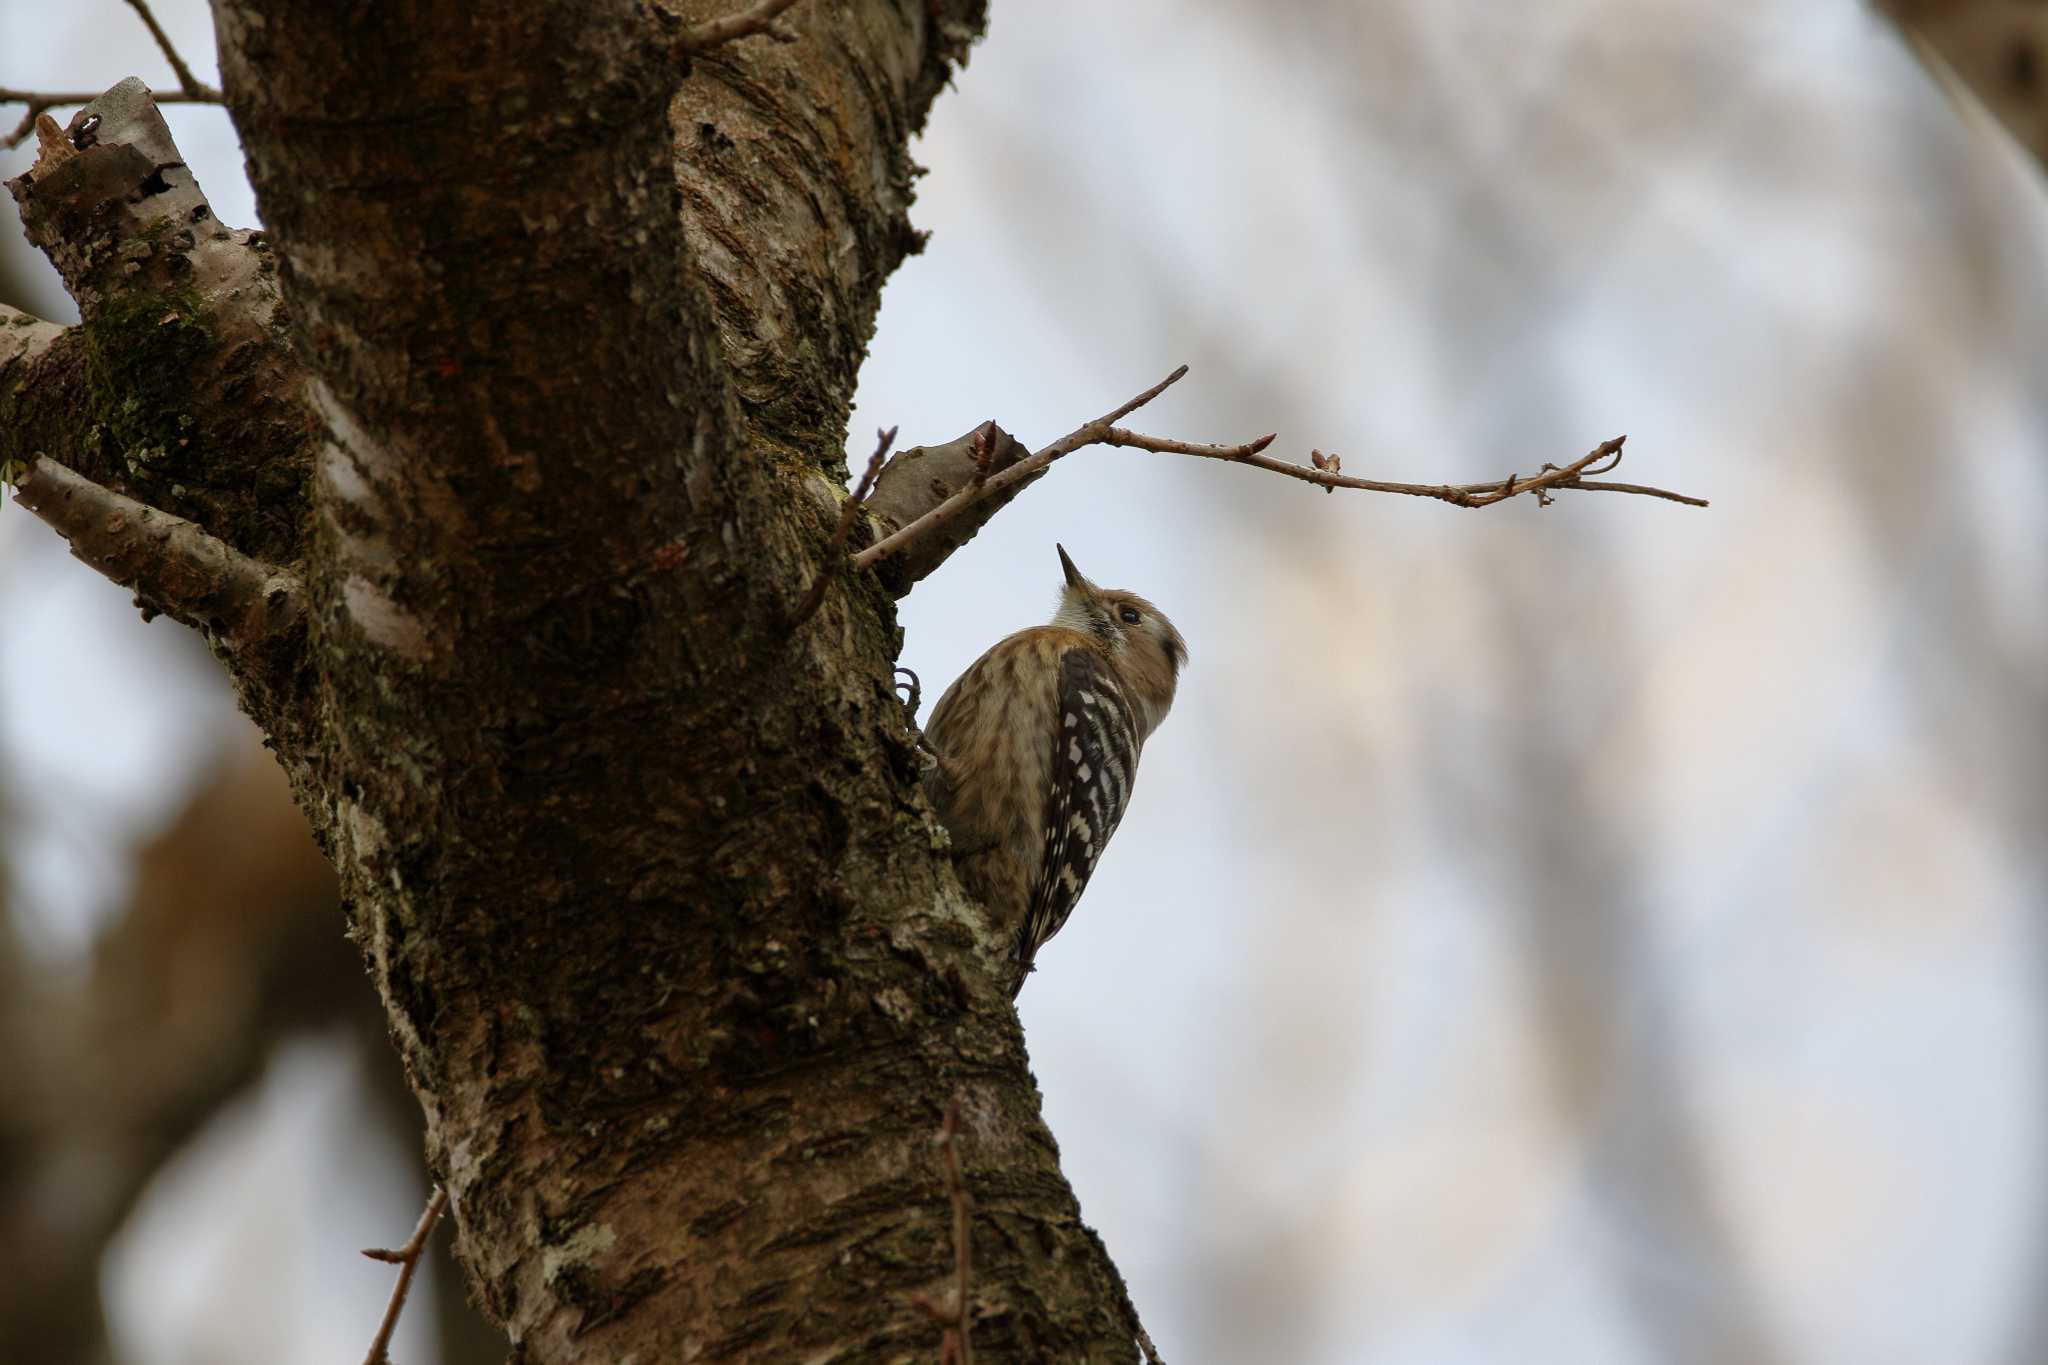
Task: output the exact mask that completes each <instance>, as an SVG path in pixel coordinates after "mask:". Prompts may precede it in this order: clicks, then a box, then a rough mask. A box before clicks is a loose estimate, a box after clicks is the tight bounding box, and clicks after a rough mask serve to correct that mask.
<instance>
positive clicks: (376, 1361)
mask: <svg viewBox="0 0 2048 1365" xmlns="http://www.w3.org/2000/svg"><path fill="white" fill-rule="evenodd" d="M447 1207H448V1191H446V1190H444V1189H442V1188H441V1187H440V1186H439V1185H436V1186H434V1194H433V1197H432V1198H430V1199H428V1200H427V1208H426V1212H424V1213H422V1214H421V1215H420V1221H419V1226H417V1227H415V1228H414V1229H413V1230H412V1236H411V1237H408V1238H407V1239H406V1242H405V1245H404V1246H402V1247H399V1248H398V1249H396V1250H395V1251H383V1250H379V1249H377V1248H375V1247H370V1248H366V1249H365V1250H364V1251H363V1255H365V1256H367V1257H369V1258H370V1259H371V1260H373V1261H384V1262H386V1263H388V1264H391V1265H395V1266H397V1267H398V1283H397V1284H396V1285H394V1286H392V1289H391V1302H390V1303H387V1304H385V1305H384V1320H383V1321H382V1322H380V1323H378V1324H377V1336H376V1339H375V1340H373V1341H372V1342H371V1343H370V1354H368V1355H367V1356H364V1357H363V1365H390V1361H391V1356H390V1354H389V1351H390V1348H391V1334H392V1333H393V1332H394V1331H396V1330H397V1329H398V1315H399V1314H400V1313H403V1312H404V1311H405V1296H406V1295H407V1294H408V1293H410V1292H411V1291H412V1277H413V1275H414V1274H415V1273H416V1272H417V1271H418V1270H419V1268H420V1255H421V1254H422V1253H423V1252H425V1251H426V1249H427V1239H428V1238H429V1237H431V1236H433V1235H434V1224H436V1223H438V1222H440V1221H441V1214H442V1212H443V1211H444V1210H446V1209H447Z"/></svg>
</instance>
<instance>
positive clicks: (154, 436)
mask: <svg viewBox="0 0 2048 1365" xmlns="http://www.w3.org/2000/svg"><path fill="white" fill-rule="evenodd" d="M84 334H85V363H86V371H85V373H86V401H87V403H88V404H89V415H90V417H91V418H92V421H93V423H94V425H95V427H96V428H97V431H96V432H95V434H96V435H100V436H102V437H103V438H104V439H105V440H108V441H111V442H113V444H114V446H115V447H116V448H117V449H118V450H119V451H120V453H121V458H122V460H123V462H124V463H126V464H127V465H128V467H129V469H130V471H131V472H133V473H137V474H142V473H146V472H158V469H157V467H159V466H163V465H167V464H170V463H172V462H173V461H175V460H176V458H177V456H178V454H179V452H181V451H182V450H183V449H184V446H185V443H186V441H187V440H188V439H189V435H190V432H191V429H192V418H191V416H190V414H189V413H188V412H187V410H186V394H187V392H188V386H189V385H190V383H191V376H192V371H193V368H194V365H195V364H196V362H197V361H198V360H199V359H200V357H202V356H203V355H205V354H206V352H207V351H208V350H210V349H211V348H212V346H213V327H212V325H211V324H210V322H209V321H208V319H207V316H206V310H205V308H204V307H203V306H202V305H201V303H200V301H199V295H198V294H196V293H194V292H193V291H192V290H190V289H170V290H165V291H163V292H161V293H136V294H129V295H122V296H117V297H115V298H112V299H109V300H107V301H106V302H105V303H103V304H101V305H100V307H99V308H97V309H95V310H94V312H93V316H92V317H91V319H90V320H88V321H87V322H86V324H85V328H84Z"/></svg>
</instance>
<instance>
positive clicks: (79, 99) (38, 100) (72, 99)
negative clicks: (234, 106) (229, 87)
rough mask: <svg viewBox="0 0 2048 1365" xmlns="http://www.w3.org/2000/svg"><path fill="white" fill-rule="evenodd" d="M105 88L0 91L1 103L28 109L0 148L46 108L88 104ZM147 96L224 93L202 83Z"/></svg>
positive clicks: (17, 140) (211, 97) (206, 100)
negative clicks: (190, 88) (189, 89)
mask: <svg viewBox="0 0 2048 1365" xmlns="http://www.w3.org/2000/svg"><path fill="white" fill-rule="evenodd" d="M106 93H107V92H106V91H104V90H95V91H92V92H91V93H89V94H88V93H86V92H84V91H71V90H63V91H57V90H0V104H26V105H27V106H28V112H27V113H25V114H23V115H22V116H21V122H20V123H17V124H15V125H14V131H13V132H11V133H9V134H8V135H7V136H6V137H5V138H0V147H19V146H20V145H21V144H22V143H24V142H26V141H27V140H28V135H29V134H30V133H33V132H34V131H35V130H36V119H37V118H38V117H39V116H40V115H42V113H43V112H44V111H45V110H49V109H59V108H64V107H66V106H69V105H73V104H91V103H92V102H93V101H94V100H96V99H98V98H99V97H100V96H101V95H104V94H106ZM150 98H151V99H153V100H155V101H156V102H157V103H158V104H219V103H221V101H222V98H223V96H222V95H221V93H220V91H218V90H215V89H213V88H211V87H210V86H202V87H201V88H200V92H199V93H198V94H196V95H194V94H188V93H185V92H183V91H177V90H166V91H164V92H163V93H162V94H157V93H155V92H151V95H150Z"/></svg>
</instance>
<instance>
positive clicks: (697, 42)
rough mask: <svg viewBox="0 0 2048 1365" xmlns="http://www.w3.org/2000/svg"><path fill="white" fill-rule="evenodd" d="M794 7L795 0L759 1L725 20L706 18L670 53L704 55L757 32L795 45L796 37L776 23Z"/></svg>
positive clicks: (682, 38) (680, 39)
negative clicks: (707, 49) (717, 47)
mask: <svg viewBox="0 0 2048 1365" xmlns="http://www.w3.org/2000/svg"><path fill="white" fill-rule="evenodd" d="M794 4H796V0H757V3H755V4H752V5H749V6H747V7H746V8H745V9H743V10H736V11H734V12H733V13H731V14H728V15H726V16H724V17H723V18H719V19H706V20H705V21H704V22H703V23H701V24H699V25H697V26H696V27H695V28H693V29H691V30H690V31H689V32H687V33H685V34H684V35H683V36H682V37H681V38H678V39H677V40H676V42H675V46H674V47H673V49H671V50H672V51H673V52H674V53H675V55H676V56H677V57H687V56H689V55H690V54H691V53H692V52H702V51H703V50H704V49H705V48H707V47H716V46H718V45H719V44H720V43H729V42H732V41H734V40H735V39H738V38H751V37H752V36H753V35H755V34H756V33H759V34H764V35H765V36H767V37H770V38H773V39H774V40H775V41H776V42H778V43H793V42H795V41H796V35H795V34H794V33H791V32H790V31H789V30H788V29H786V28H784V27H782V26H781V25H780V24H778V23H776V22H775V21H776V20H777V19H779V18H781V17H782V12H783V11H784V10H786V9H788V8H789V7H790V6H792V5H794Z"/></svg>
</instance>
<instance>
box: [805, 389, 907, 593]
mask: <svg viewBox="0 0 2048 1365" xmlns="http://www.w3.org/2000/svg"><path fill="white" fill-rule="evenodd" d="M895 444H896V428H895V427H890V428H889V429H888V430H887V431H878V432H876V433H875V453H874V454H873V455H870V456H869V457H868V467H867V470H866V471H865V472H864V473H862V475H861V476H860V483H859V484H857V485H856V486H855V487H854V490H853V493H852V494H851V495H850V496H849V497H848V498H847V499H846V501H845V503H844V504H842V505H841V507H840V508H839V524H838V525H837V526H834V527H833V528H832V540H831V542H830V543H829V544H828V545H826V547H825V556H824V560H823V566H822V567H821V568H820V569H819V570H818V572H817V576H816V577H814V578H812V579H811V587H810V590H809V591H808V592H806V593H805V594H804V600H803V601H802V602H801V603H799V604H798V605H797V609H796V611H795V613H794V614H793V615H791V617H790V618H789V628H790V630H792V631H794V630H795V629H796V628H797V627H798V626H800V625H802V624H803V623H804V622H806V621H808V620H810V619H811V613H813V612H815V611H816V610H817V609H818V604H819V603H821V602H823V601H824V600H825V585H826V584H827V583H829V582H831V581H832V578H833V575H834V572H835V571H836V570H837V569H838V567H839V566H838V564H837V562H836V561H837V560H838V558H839V551H840V550H841V548H843V547H844V546H845V544H846V535H847V532H849V531H851V530H852V529H853V522H854V518H856V517H858V516H859V515H860V509H861V504H862V503H864V502H866V501H867V500H868V494H869V493H870V492H872V491H873V490H874V487H875V476H876V475H877V474H880V473H881V472H882V462H883V461H884V460H886V459H888V458H889V448H890V447H891V446H893V445H895Z"/></svg>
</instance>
